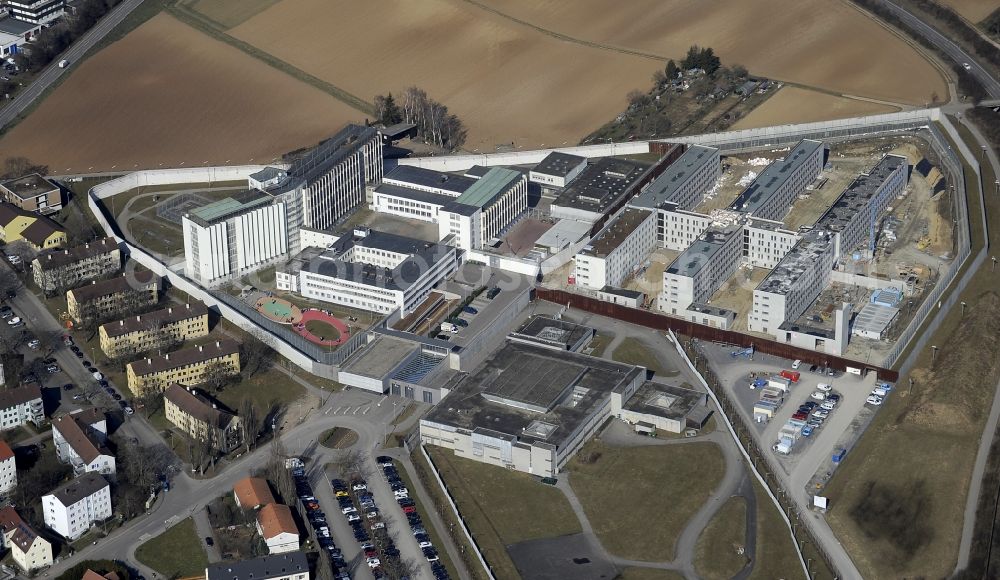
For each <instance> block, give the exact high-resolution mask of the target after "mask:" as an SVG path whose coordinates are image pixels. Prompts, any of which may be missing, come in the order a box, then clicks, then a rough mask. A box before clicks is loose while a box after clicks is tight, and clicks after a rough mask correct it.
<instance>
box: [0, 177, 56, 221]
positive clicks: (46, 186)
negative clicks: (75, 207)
mask: <svg viewBox="0 0 1000 580" xmlns="http://www.w3.org/2000/svg"><path fill="white" fill-rule="evenodd" d="M0 197H2V198H3V201H6V202H8V203H12V204H14V205H16V206H17V207H19V208H21V209H23V210H25V211H32V212H35V213H40V214H50V213H56V212H57V211H59V210H60V209H62V190H61V189H59V186H58V185H56V184H54V183H52V182H51V181H49V180H48V179H45V178H44V177H42V176H41V175H39V174H37V173H32V174H31V175H25V176H24V177H18V178H17V179H10V180H7V181H4V182H0Z"/></svg>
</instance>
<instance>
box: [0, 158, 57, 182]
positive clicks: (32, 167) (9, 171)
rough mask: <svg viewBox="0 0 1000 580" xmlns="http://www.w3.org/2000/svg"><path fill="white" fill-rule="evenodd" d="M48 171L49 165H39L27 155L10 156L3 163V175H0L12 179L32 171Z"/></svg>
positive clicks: (43, 173) (42, 172)
mask: <svg viewBox="0 0 1000 580" xmlns="http://www.w3.org/2000/svg"><path fill="white" fill-rule="evenodd" d="M48 172H49V166H48V165H38V164H35V163H32V162H31V160H30V159H28V158H27V157H8V158H7V159H6V160H5V161H4V163H3V175H2V176H0V177H3V178H4V179H11V178H15V177H21V176H23V175H28V174H31V173H40V174H42V175H45V174H46V173H48Z"/></svg>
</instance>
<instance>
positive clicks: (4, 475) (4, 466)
mask: <svg viewBox="0 0 1000 580" xmlns="http://www.w3.org/2000/svg"><path fill="white" fill-rule="evenodd" d="M15 487H17V466H16V465H14V451H13V450H11V448H10V445H7V442H6V441H0V494H6V493H9V492H10V491H11V490H13V489H14V488H15Z"/></svg>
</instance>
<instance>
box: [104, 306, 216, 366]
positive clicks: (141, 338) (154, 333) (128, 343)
mask: <svg viewBox="0 0 1000 580" xmlns="http://www.w3.org/2000/svg"><path fill="white" fill-rule="evenodd" d="M97 334H98V336H99V338H100V342H101V350H102V351H103V352H104V354H106V355H108V356H109V357H111V358H115V357H120V356H127V355H130V354H137V353H144V352H149V351H151V350H154V349H157V348H163V347H168V346H170V345H173V344H179V343H182V342H185V341H188V340H194V339H196V338H201V337H203V336H208V308H207V307H206V306H205V304H204V303H202V302H195V303H193V304H185V305H183V306H181V305H173V306H168V307H167V308H164V309H163V310H154V311H153V312H147V313H146V314H141V315H139V316H130V317H128V318H123V319H122V320H118V321H116V322H108V323H106V324H102V325H101V327H100V328H99V329H98V333H97Z"/></svg>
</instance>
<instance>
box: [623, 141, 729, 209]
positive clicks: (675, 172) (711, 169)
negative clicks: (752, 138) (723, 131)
mask: <svg viewBox="0 0 1000 580" xmlns="http://www.w3.org/2000/svg"><path fill="white" fill-rule="evenodd" d="M721 175H722V164H721V163H720V156H719V150H718V149H716V148H715V147H705V146H703V145H690V146H688V148H687V151H685V152H684V154H683V155H681V156H680V157H679V158H678V159H677V160H676V161H674V162H673V163H671V164H670V165H669V166H668V167H667V168H666V169H664V170H663V173H661V174H660V175H659V177H657V178H656V179H654V180H653V182H652V183H650V184H649V185H648V186H646V188H645V189H643V190H642V192H641V193H640V194H639V195H637V196H635V197H634V198H633V199H632V201H630V202H629V205H632V206H633V207H644V208H649V209H656V208H659V207H662V206H663V204H665V203H672V204H675V205H676V206H677V208H679V209H682V210H691V209H694V208H695V206H697V205H698V203H700V202H701V200H702V199H703V198H704V196H705V194H706V193H707V192H708V191H709V190H710V189H712V187H714V186H715V184H716V183H717V182H718V181H719V177H720V176H721Z"/></svg>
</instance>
